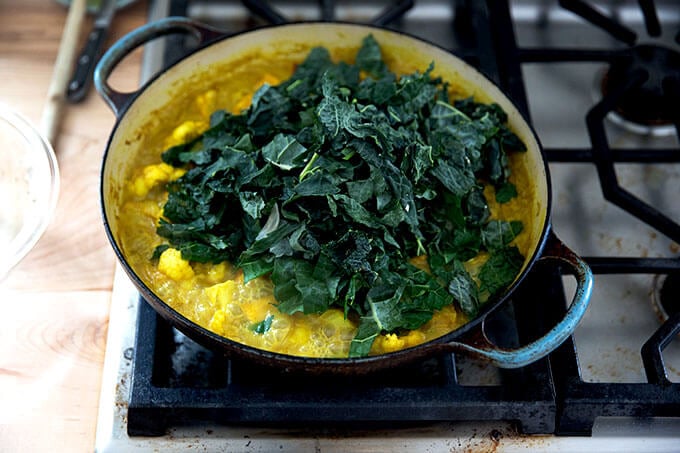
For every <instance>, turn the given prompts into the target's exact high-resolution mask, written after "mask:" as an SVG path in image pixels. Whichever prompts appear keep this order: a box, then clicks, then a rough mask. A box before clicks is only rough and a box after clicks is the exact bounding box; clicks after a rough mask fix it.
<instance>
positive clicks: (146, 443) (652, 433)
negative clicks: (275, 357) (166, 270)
mask: <svg viewBox="0 0 680 453" xmlns="http://www.w3.org/2000/svg"><path fill="white" fill-rule="evenodd" d="M138 303H139V295H138V293H137V291H136V290H135V288H134V287H133V285H132V283H131V282H130V281H129V279H128V278H127V276H126V275H125V273H124V272H123V271H122V270H121V269H120V267H119V268H118V269H117V272H116V279H115V283H114V294H113V298H112V302H111V315H110V319H109V331H108V338H107V349H106V358H105V362H104V377H103V381H102V391H101V397H100V402H99V404H100V409H99V418H98V421H97V434H96V445H95V450H96V451H97V452H99V453H126V452H147V451H162V452H184V451H187V450H189V451H194V450H195V451H208V452H211V451H228V452H239V451H244V452H246V451H247V452H273V451H276V452H296V453H298V452H316V453H321V452H323V453H326V452H347V451H352V452H359V451H367V452H368V451H370V452H376V451H389V452H393V453H397V452H426V451H427V452H431V453H437V452H447V453H448V452H451V451H494V452H526V451H551V452H600V453H606V452H612V453H627V452H630V453H639V452H643V451H648V452H655V453H664V452H668V453H671V452H674V453H677V452H679V451H680V419H662V418H655V419H642V420H640V419H633V418H622V417H618V418H600V419H598V420H597V421H596V422H595V426H594V427H593V436H592V437H556V436H550V435H539V436H534V435H531V436H527V435H520V434H518V433H517V432H516V431H515V430H514V429H513V427H512V425H511V424H510V423H504V422H452V423H432V424H430V425H422V426H420V427H418V428H397V429H390V430H385V429H380V430H364V431H356V430H353V431H350V430H347V431H344V432H339V431H334V432H333V433H332V434H330V435H329V434H324V433H320V432H314V431H309V432H305V431H303V430H299V429H296V430H295V431H294V432H290V431H288V430H285V429H275V428H271V427H267V428H258V427H243V426H225V425H201V426H197V427H184V428H173V429H171V430H170V431H169V432H168V434H166V435H165V436H160V437H137V436H135V437H129V436H128V435H127V424H126V421H127V404H128V394H129V380H130V368H131V361H130V360H129V358H128V357H131V355H130V353H129V350H130V348H132V347H133V344H134V325H135V317H136V314H137V304H138ZM126 351H128V352H126ZM499 433H500V435H499Z"/></svg>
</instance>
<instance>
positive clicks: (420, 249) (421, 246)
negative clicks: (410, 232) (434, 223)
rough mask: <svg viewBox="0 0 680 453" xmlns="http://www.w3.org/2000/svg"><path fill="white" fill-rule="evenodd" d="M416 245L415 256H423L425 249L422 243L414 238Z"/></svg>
mask: <svg viewBox="0 0 680 453" xmlns="http://www.w3.org/2000/svg"><path fill="white" fill-rule="evenodd" d="M416 243H417V244H418V251H417V252H416V256H420V255H425V254H426V253H427V250H426V249H425V246H424V245H423V243H422V242H421V241H420V238H416Z"/></svg>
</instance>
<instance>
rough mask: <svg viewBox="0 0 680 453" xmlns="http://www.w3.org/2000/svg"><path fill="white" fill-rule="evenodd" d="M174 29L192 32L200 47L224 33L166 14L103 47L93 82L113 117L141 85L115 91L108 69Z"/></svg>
mask: <svg viewBox="0 0 680 453" xmlns="http://www.w3.org/2000/svg"><path fill="white" fill-rule="evenodd" d="M174 33H185V34H191V35H193V36H194V37H196V39H198V46H199V47H200V46H203V45H204V44H206V43H208V42H210V41H213V40H215V39H217V38H222V37H224V36H226V35H227V34H226V33H224V32H223V31H220V30H217V29H215V28H212V27H208V26H206V25H203V24H200V23H198V22H196V21H193V20H190V19H187V18H185V17H166V18H165V19H160V20H157V21H154V22H149V23H148V24H145V25H143V26H141V27H139V28H137V29H135V30H133V31H131V32H130V33H128V34H127V35H125V36H123V37H122V38H121V39H120V40H119V41H118V42H116V43H115V44H114V45H112V46H111V47H110V48H109V50H108V51H106V53H105V54H104V55H103V56H102V58H101V59H100V60H99V63H98V64H97V67H96V68H95V71H94V85H95V87H96V88H97V91H98V92H99V94H100V95H101V96H102V97H103V98H104V100H105V101H106V103H107V104H108V105H109V107H110V108H111V110H113V113H114V114H115V115H116V117H118V118H120V116H121V114H122V112H123V111H125V109H126V108H127V107H128V106H129V105H130V103H131V102H132V100H133V99H134V98H135V97H136V96H137V95H138V94H139V93H140V92H141V91H142V90H143V88H140V89H138V90H136V91H132V92H126V93H123V92H120V91H116V90H114V89H113V88H111V86H110V85H109V84H108V79H109V76H110V75H111V72H112V71H113V70H114V69H115V68H116V66H117V65H118V64H119V63H120V62H121V61H122V60H123V59H124V58H125V57H126V56H128V55H129V54H130V53H131V52H132V51H133V50H135V49H136V48H137V47H139V46H141V45H143V44H146V43H148V42H149V41H151V40H153V39H155V38H158V37H160V36H164V35H170V34H174Z"/></svg>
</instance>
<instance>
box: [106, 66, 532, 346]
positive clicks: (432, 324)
mask: <svg viewBox="0 0 680 453" xmlns="http://www.w3.org/2000/svg"><path fill="white" fill-rule="evenodd" d="M388 62H389V64H390V68H391V69H392V70H393V71H395V72H396V73H405V72H407V71H409V70H410V68H400V67H399V64H397V62H395V61H389V60H388ZM293 69H294V65H293V64H292V63H290V64H281V65H276V64H275V65H266V64H256V63H253V65H252V67H250V68H249V69H248V72H247V73H244V74H245V76H244V77H243V79H244V81H245V82H247V83H245V84H242V85H240V89H233V86H232V87H230V89H229V90H221V89H220V86H211V87H208V88H207V89H205V90H204V91H202V92H201V93H200V94H198V95H192V96H187V97H186V98H185V99H177V100H176V102H174V103H173V105H174V107H173V109H175V111H174V112H173V115H172V116H171V117H172V121H169V122H168V121H155V122H154V123H153V129H148V130H146V131H145V134H144V137H143V139H142V140H143V141H144V146H143V147H142V149H143V150H144V152H141V153H139V155H137V156H135V157H134V160H133V163H132V165H131V168H132V172H131V173H132V174H130V175H129V176H128V178H127V181H128V182H127V184H126V185H125V186H124V189H123V192H124V193H123V196H122V200H123V202H122V206H121V210H120V216H119V219H118V223H119V224H118V229H119V237H120V243H121V247H122V249H123V251H124V253H125V255H126V257H127V260H128V263H129V264H130V266H131V267H132V268H133V269H134V270H135V272H136V273H137V274H138V275H139V276H140V278H141V279H142V280H143V281H144V282H145V283H146V284H147V286H149V287H150V288H151V289H152V290H153V291H154V293H155V294H156V295H157V296H158V297H160V298H161V299H162V300H164V301H165V302H166V303H168V304H169V305H170V306H172V307H173V308H174V309H175V310H177V311H178V312H179V313H181V314H182V315H184V316H185V317H187V318H189V319H191V320H192V321H193V322H196V323H197V324H199V325H200V326H202V327H204V328H206V329H209V330H211V331H213V332H215V333H217V334H219V335H222V336H225V337H227V338H229V339H231V340H234V341H236V342H239V343H243V344H246V345H249V346H253V347H256V348H260V349H265V350H269V351H273V352H278V353H283V354H290V355H297V356H305V357H329V358H331V357H332V358H337V357H347V355H348V352H349V347H350V343H351V341H352V338H353V337H354V336H355V333H356V324H355V323H354V322H352V321H351V320H348V319H345V317H344V314H343V312H342V311H341V310H339V309H330V310H328V311H326V312H325V313H323V314H310V315H304V314H302V313H295V314H293V315H288V314H284V313H281V312H279V311H278V310H277V308H276V300H275V299H274V296H273V286H272V283H271V282H270V280H269V279H268V278H265V277H260V278H257V279H255V280H252V281H250V282H248V283H247V284H244V283H243V274H242V272H241V271H239V270H237V269H235V268H234V267H233V266H232V265H230V264H229V263H220V264H216V265H213V264H202V263H190V262H187V261H185V260H183V259H182V258H181V256H180V252H179V251H177V250H175V249H172V248H170V249H168V250H166V251H165V252H163V254H162V255H161V257H160V259H159V260H158V261H152V260H151V259H150V257H151V256H152V254H153V252H154V249H155V248H156V246H158V245H159V244H161V243H162V240H161V238H160V237H159V236H158V235H157V234H156V226H157V224H158V221H159V218H160V217H161V216H162V206H163V205H164V203H165V200H166V198H167V192H166V191H165V189H164V186H165V183H166V182H168V181H171V180H174V179H176V178H179V177H180V176H181V175H182V174H183V172H184V170H180V169H176V168H174V167H172V166H170V165H167V164H165V163H162V162H161V159H160V155H161V153H162V152H163V151H164V150H165V149H167V148H168V147H170V146H173V145H176V144H180V143H183V142H185V141H187V140H190V139H191V138H193V137H195V136H197V135H198V134H200V133H201V132H203V131H204V130H205V129H207V127H208V122H209V116H210V114H211V113H212V112H214V111H215V110H217V109H226V110H228V111H231V112H233V113H239V112H240V111H242V110H243V109H245V108H247V107H248V106H249V104H250V101H251V99H252V95H253V94H254V92H255V91H256V90H257V89H258V88H259V87H260V86H262V85H263V84H265V83H267V84H270V85H274V84H277V83H279V82H280V81H283V80H285V79H286V78H288V77H289V76H290V75H291V74H292V72H293ZM232 85H233V83H232ZM452 86H453V87H454V88H452V95H453V96H454V97H467V96H466V93H461V92H456V89H455V85H452ZM165 116H166V118H167V117H168V115H167V112H165ZM510 160H511V168H512V172H513V173H512V176H511V179H510V180H511V182H512V183H514V184H515V186H516V187H518V188H519V189H518V191H519V192H520V193H519V196H518V197H516V198H514V199H513V200H511V201H510V202H508V203H505V204H502V205H501V204H498V203H496V202H495V201H494V200H495V197H494V195H493V188H492V187H491V186H487V187H486V189H485V195H486V197H487V200H488V202H489V207H490V211H491V215H492V217H493V218H500V219H516V220H521V221H522V222H523V223H524V225H525V231H524V232H523V233H521V234H520V235H519V236H518V237H517V238H515V240H514V242H513V244H514V245H517V247H518V248H519V250H520V252H521V253H522V254H523V255H526V254H527V252H528V250H529V248H530V237H531V233H530V232H529V231H528V230H530V229H531V228H532V224H533V219H531V218H530V216H531V214H530V213H529V210H527V209H524V208H523V206H526V203H527V200H530V199H532V197H533V188H532V184H531V182H530V178H529V175H528V171H527V169H526V167H524V166H523V165H522V158H521V156H519V155H515V154H513V155H510ZM485 260H486V256H485V253H481V254H480V255H478V256H477V257H476V258H474V259H472V260H470V261H469V262H467V263H466V264H465V265H466V268H467V270H468V271H469V272H470V273H471V275H473V276H474V275H475V270H477V269H479V267H480V266H481V264H483V263H484V261H485ZM412 263H413V264H414V265H416V266H417V267H420V268H426V266H427V264H426V260H425V257H415V258H413V259H412ZM270 316H271V326H270V328H269V329H268V330H266V332H264V333H257V332H255V331H254V330H253V326H254V325H256V324H257V323H261V322H262V321H264V320H265V319H267V318H268V317H270ZM466 322H467V319H466V318H465V316H464V315H463V314H462V313H460V311H459V310H457V309H456V308H455V307H454V306H453V305H452V306H449V307H446V308H444V309H443V310H441V311H439V312H437V313H435V315H434V316H433V318H432V320H431V321H429V322H428V323H426V324H425V325H423V326H422V327H420V328H419V329H417V330H413V331H410V332H408V333H406V334H404V335H397V334H383V335H380V336H379V337H378V338H377V339H376V340H375V342H374V343H373V346H372V348H371V352H370V353H371V354H372V355H373V354H382V353H387V352H393V351H397V350H400V349H404V348H408V347H412V346H415V345H418V344H421V343H423V342H426V341H430V340H432V339H435V338H438V337H440V336H442V335H445V334H447V333H449V332H451V331H453V330H455V329H456V328H458V327H460V326H461V325H463V324H464V323H466Z"/></svg>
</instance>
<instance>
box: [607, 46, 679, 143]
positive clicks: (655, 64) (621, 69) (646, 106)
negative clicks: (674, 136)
mask: <svg viewBox="0 0 680 453" xmlns="http://www.w3.org/2000/svg"><path fill="white" fill-rule="evenodd" d="M632 78H636V79H637V78H639V79H640V82H639V83H637V84H635V85H634V86H633V87H632V88H631V89H630V90H627V91H626V92H625V93H624V94H623V95H622V96H621V98H620V99H619V102H618V104H617V105H616V107H615V109H614V110H613V112H612V113H615V114H616V116H618V117H619V119H620V120H621V121H620V122H621V123H623V122H629V123H632V126H633V127H631V128H630V129H633V130H635V129H638V130H640V131H645V130H647V131H649V132H653V133H657V134H659V133H660V128H662V129H663V130H665V131H667V132H665V133H667V134H668V133H672V131H673V129H674V126H673V125H674V124H677V123H680V109H678V105H679V103H680V52H678V51H676V50H674V49H671V48H668V47H663V46H660V45H652V44H641V45H638V46H635V47H631V48H630V53H629V55H628V57H627V58H622V59H620V60H618V61H615V62H614V63H613V64H612V65H611V67H610V68H609V70H608V71H607V72H606V73H605V75H604V77H603V79H602V84H601V89H602V93H603V94H604V95H605V96H606V95H607V94H608V93H609V92H611V91H613V90H614V89H615V88H616V87H618V86H621V85H622V84H623V83H625V82H626V81H627V80H630V79H632ZM614 120H615V121H616V118H614ZM636 125H637V126H640V127H638V128H635V126H636Z"/></svg>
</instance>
